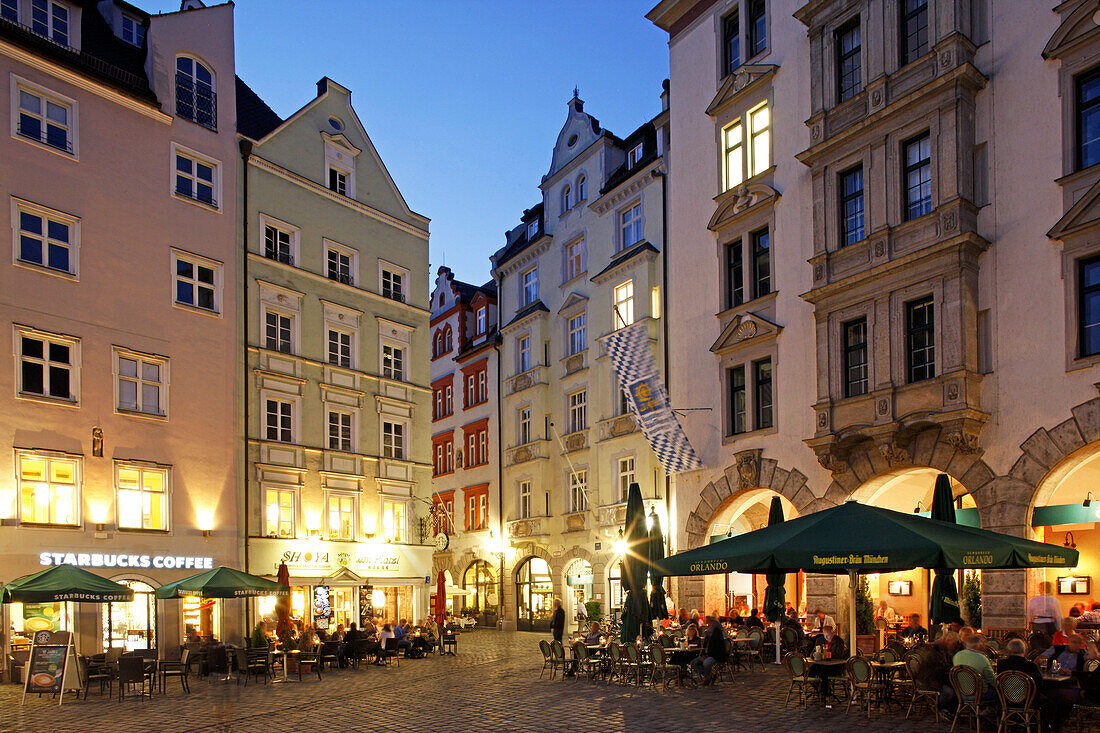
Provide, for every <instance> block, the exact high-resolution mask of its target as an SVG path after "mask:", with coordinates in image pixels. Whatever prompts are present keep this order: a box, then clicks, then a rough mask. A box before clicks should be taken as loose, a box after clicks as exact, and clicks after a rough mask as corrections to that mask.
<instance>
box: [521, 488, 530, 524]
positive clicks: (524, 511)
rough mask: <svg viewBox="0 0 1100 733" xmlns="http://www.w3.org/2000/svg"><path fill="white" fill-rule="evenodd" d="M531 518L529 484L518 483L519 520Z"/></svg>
mask: <svg viewBox="0 0 1100 733" xmlns="http://www.w3.org/2000/svg"><path fill="white" fill-rule="evenodd" d="M530 516H531V482H530V481H520V482H519V518H520V519H528V518H530Z"/></svg>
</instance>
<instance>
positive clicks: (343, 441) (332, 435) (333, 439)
mask: <svg viewBox="0 0 1100 733" xmlns="http://www.w3.org/2000/svg"><path fill="white" fill-rule="evenodd" d="M351 425H352V414H351V413H350V412H343V411H342V410H329V411H328V447H329V450H341V451H348V452H350V451H351V450H353V448H352V436H351Z"/></svg>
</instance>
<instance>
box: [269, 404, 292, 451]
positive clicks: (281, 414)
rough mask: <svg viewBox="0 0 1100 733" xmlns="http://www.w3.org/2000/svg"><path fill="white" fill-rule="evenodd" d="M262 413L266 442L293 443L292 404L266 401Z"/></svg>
mask: <svg viewBox="0 0 1100 733" xmlns="http://www.w3.org/2000/svg"><path fill="white" fill-rule="evenodd" d="M265 402H266V406H265V407H266V409H265V411H264V428H265V434H266V437H267V439H268V440H273V441H277V442H280V443H293V442H294V403H292V402H286V401H283V400H273V399H268V400H266V401H265Z"/></svg>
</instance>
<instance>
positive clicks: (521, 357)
mask: <svg viewBox="0 0 1100 733" xmlns="http://www.w3.org/2000/svg"><path fill="white" fill-rule="evenodd" d="M516 353H517V355H518V358H517V359H516V361H517V364H516V366H517V368H518V369H519V372H520V373H521V374H522V373H523V372H525V371H527V370H529V369H530V368H531V336H530V334H524V335H523V336H520V337H519V338H518V339H516Z"/></svg>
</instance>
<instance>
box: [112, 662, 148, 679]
mask: <svg viewBox="0 0 1100 733" xmlns="http://www.w3.org/2000/svg"><path fill="white" fill-rule="evenodd" d="M144 679H145V660H144V659H142V658H141V657H119V659H118V682H119V684H122V685H124V684H127V683H130V682H141V681H143V680H144Z"/></svg>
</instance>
